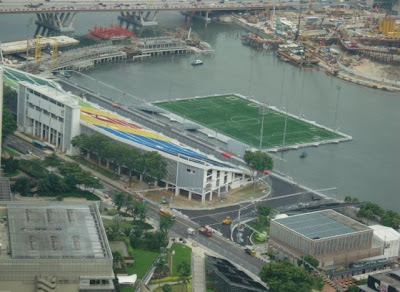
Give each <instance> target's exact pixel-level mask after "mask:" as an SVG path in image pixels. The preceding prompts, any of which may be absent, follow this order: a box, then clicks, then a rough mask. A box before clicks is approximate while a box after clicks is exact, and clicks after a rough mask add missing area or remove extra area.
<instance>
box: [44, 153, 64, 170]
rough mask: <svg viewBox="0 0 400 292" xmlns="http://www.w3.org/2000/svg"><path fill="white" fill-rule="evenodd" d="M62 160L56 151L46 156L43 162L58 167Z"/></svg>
mask: <svg viewBox="0 0 400 292" xmlns="http://www.w3.org/2000/svg"><path fill="white" fill-rule="evenodd" d="M60 163H61V162H60V160H59V159H58V157H57V155H55V154H54V153H53V154H51V155H48V156H46V157H45V158H44V161H43V164H44V165H46V166H50V167H58V166H59V165H60Z"/></svg>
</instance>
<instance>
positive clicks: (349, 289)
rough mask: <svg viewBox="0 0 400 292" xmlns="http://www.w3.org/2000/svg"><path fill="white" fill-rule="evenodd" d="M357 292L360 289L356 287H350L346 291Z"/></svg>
mask: <svg viewBox="0 0 400 292" xmlns="http://www.w3.org/2000/svg"><path fill="white" fill-rule="evenodd" d="M359 291H360V289H359V288H358V287H357V286H350V287H349V288H348V289H347V292H359Z"/></svg>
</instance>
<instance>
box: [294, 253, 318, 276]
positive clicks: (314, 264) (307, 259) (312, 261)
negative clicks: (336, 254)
mask: <svg viewBox="0 0 400 292" xmlns="http://www.w3.org/2000/svg"><path fill="white" fill-rule="evenodd" d="M297 265H298V266H303V267H304V269H305V270H306V271H307V272H312V271H313V268H314V269H317V268H318V266H319V261H318V260H317V259H316V258H314V257H313V256H311V255H304V256H301V259H299V260H297ZM310 265H311V267H310Z"/></svg>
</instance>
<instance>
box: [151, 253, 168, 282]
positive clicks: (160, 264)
mask: <svg viewBox="0 0 400 292" xmlns="http://www.w3.org/2000/svg"><path fill="white" fill-rule="evenodd" d="M168 272H169V268H168V265H167V262H166V261H165V259H164V258H162V257H161V258H160V259H159V260H158V261H157V262H156V264H155V270H154V273H155V274H157V278H163V277H165V276H166V275H167V274H168Z"/></svg>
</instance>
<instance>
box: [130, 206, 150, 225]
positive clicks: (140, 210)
mask: <svg viewBox="0 0 400 292" xmlns="http://www.w3.org/2000/svg"><path fill="white" fill-rule="evenodd" d="M146 212H147V208H146V205H145V204H143V203H142V202H136V203H135V205H134V208H133V219H134V220H136V216H137V217H139V220H140V221H141V222H143V221H144V220H145V219H146Z"/></svg>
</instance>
